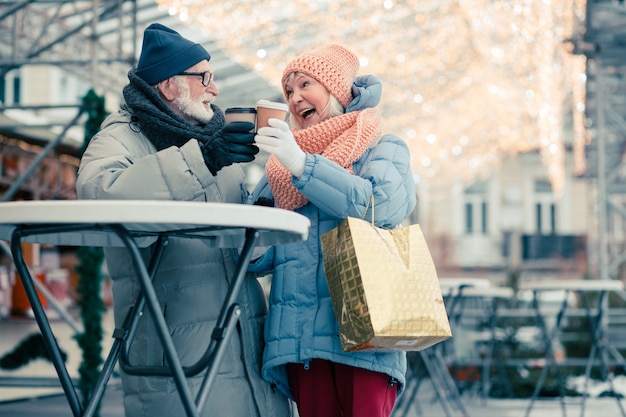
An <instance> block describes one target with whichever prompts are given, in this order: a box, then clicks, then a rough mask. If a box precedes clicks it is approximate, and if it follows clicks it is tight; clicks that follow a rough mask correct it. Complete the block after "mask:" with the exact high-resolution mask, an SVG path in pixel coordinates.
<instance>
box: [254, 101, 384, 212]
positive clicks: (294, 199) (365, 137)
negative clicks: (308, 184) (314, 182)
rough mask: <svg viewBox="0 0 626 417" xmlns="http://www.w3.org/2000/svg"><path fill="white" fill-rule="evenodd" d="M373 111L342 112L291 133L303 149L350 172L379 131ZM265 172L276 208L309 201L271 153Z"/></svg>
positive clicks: (288, 208)
mask: <svg viewBox="0 0 626 417" xmlns="http://www.w3.org/2000/svg"><path fill="white" fill-rule="evenodd" d="M375 113H376V110H375V109H366V110H363V111H358V112H350V113H346V114H342V115H340V116H336V117H333V118H331V119H328V120H325V121H323V122H321V123H318V124H316V125H314V126H311V127H309V128H307V129H302V130H297V131H294V132H293V136H294V138H295V140H296V143H297V144H298V145H299V146H300V148H301V149H302V150H303V151H304V152H307V153H311V154H320V155H323V156H325V157H326V158H328V159H330V160H331V161H333V162H336V163H337V164H339V165H340V166H342V167H343V168H345V169H346V170H348V171H349V172H352V164H353V163H354V162H355V161H357V160H358V159H359V158H360V157H361V156H362V155H363V154H364V153H365V151H366V150H367V148H368V147H369V146H370V144H371V143H372V142H374V141H375V140H377V139H379V138H380V136H381V134H382V119H380V118H379V117H378V116H376V115H375ZM265 171H266V173H267V180H268V182H269V184H270V188H271V189H272V194H273V195H274V199H275V200H276V205H277V206H278V207H280V208H283V209H287V210H295V209H297V208H298V207H302V206H304V205H305V204H307V203H308V200H307V199H306V198H305V197H304V196H303V195H302V194H300V192H299V191H298V190H297V189H296V187H294V186H293V185H291V172H289V171H287V169H285V167H283V166H282V164H281V163H280V162H279V161H278V158H276V157H275V156H274V155H272V156H270V158H269V160H268V162H267V165H266V166H265Z"/></svg>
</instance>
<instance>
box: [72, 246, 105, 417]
mask: <svg viewBox="0 0 626 417" xmlns="http://www.w3.org/2000/svg"><path fill="white" fill-rule="evenodd" d="M77 256H78V259H79V261H80V263H79V265H78V266H77V267H76V271H77V272H78V273H79V274H80V281H79V283H78V295H79V301H78V304H79V306H80V312H81V318H82V321H83V326H84V329H85V331H84V332H83V333H81V334H79V335H77V336H76V340H77V342H78V345H79V346H80V348H81V349H82V351H83V360H82V362H81V364H80V367H79V368H78V373H79V375H80V384H79V388H80V391H81V394H82V397H83V403H86V401H87V400H88V399H89V398H90V397H91V394H92V393H93V390H94V386H95V384H96V382H97V381H98V376H99V374H100V371H99V369H100V365H101V364H102V362H103V360H102V334H103V329H102V313H103V312H104V310H105V308H104V303H103V301H102V297H101V296H100V286H101V283H102V273H101V272H100V271H101V269H100V268H101V265H102V261H103V260H104V252H103V250H102V248H92V247H80V248H79V249H78V251H77ZM98 407H99V406H98Z"/></svg>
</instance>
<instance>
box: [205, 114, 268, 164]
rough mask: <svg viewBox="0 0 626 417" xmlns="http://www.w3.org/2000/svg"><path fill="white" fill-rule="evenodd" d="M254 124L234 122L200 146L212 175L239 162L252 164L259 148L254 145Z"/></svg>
mask: <svg viewBox="0 0 626 417" xmlns="http://www.w3.org/2000/svg"><path fill="white" fill-rule="evenodd" d="M252 129H254V124H252V123H250V122H232V123H229V124H227V125H226V126H224V127H222V128H221V129H220V130H219V131H218V132H217V133H215V134H214V135H213V136H212V137H211V138H210V139H209V140H208V141H207V142H204V143H202V144H201V145H200V149H201V150H202V155H203V156H204V163H205V164H206V166H207V168H209V171H211V174H213V175H217V172H218V171H219V170H220V169H222V168H224V167H225V166H228V165H232V164H234V163H238V162H250V161H252V160H254V155H256V154H257V153H259V148H257V146H256V145H254V132H251V130H252Z"/></svg>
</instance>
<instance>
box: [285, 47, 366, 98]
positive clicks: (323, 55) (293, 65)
mask: <svg viewBox="0 0 626 417" xmlns="http://www.w3.org/2000/svg"><path fill="white" fill-rule="evenodd" d="M358 70H359V58H358V57H357V56H356V55H355V54H354V53H353V52H352V51H350V50H349V49H347V48H345V47H343V46H341V45H328V46H325V47H322V48H319V49H314V50H313V51H311V52H307V53H304V54H302V55H299V56H298V57H296V58H294V59H293V60H292V61H291V62H290V63H289V64H287V67H286V68H285V70H284V71H283V77H282V87H283V93H284V94H285V97H286V96H287V93H286V91H285V79H286V78H287V77H288V76H289V75H290V74H291V73H294V72H300V73H303V74H306V75H308V76H311V77H313V78H315V79H316V80H317V81H319V82H320V83H321V84H322V85H323V86H324V87H326V89H327V90H328V91H329V92H330V94H331V95H332V96H333V97H335V98H336V99H337V100H338V101H339V103H341V105H342V106H343V107H344V108H345V107H346V106H347V105H348V104H349V103H350V102H351V101H352V83H353V82H354V79H355V78H356V74H357V71H358Z"/></svg>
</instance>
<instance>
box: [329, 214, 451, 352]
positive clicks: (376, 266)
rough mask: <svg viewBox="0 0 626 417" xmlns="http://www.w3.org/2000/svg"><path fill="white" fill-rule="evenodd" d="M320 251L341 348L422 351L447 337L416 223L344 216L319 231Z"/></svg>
mask: <svg viewBox="0 0 626 417" xmlns="http://www.w3.org/2000/svg"><path fill="white" fill-rule="evenodd" d="M322 253H323V256H324V270H325V271H326V278H327V280H328V287H329V289H330V294H331V298H332V302H333V308H334V310H335V317H336V318H337V322H338V324H339V334H340V338H341V345H342V349H343V350H344V351H346V352H347V351H359V350H407V351H409V350H422V349H426V348H427V347H429V346H432V345H434V344H436V343H438V342H441V341H443V340H446V339H448V338H450V337H451V336H452V332H451V330H450V323H449V321H448V315H447V313H446V309H445V305H444V303H443V297H442V295H441V287H440V286H439V280H438V278H437V271H436V269H435V264H434V262H433V259H432V257H431V255H430V251H429V250H428V246H427V244H426V240H425V239H424V235H423V234H422V230H421V228H420V226H419V225H417V224H414V225H411V226H407V227H400V228H397V229H394V230H386V229H381V228H378V227H375V226H374V225H373V224H371V223H370V222H367V221H365V220H361V219H357V218H354V217H348V218H346V219H345V220H344V221H343V222H341V223H340V224H339V226H338V227H336V228H335V229H333V230H331V231H330V232H328V233H325V234H324V235H322Z"/></svg>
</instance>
